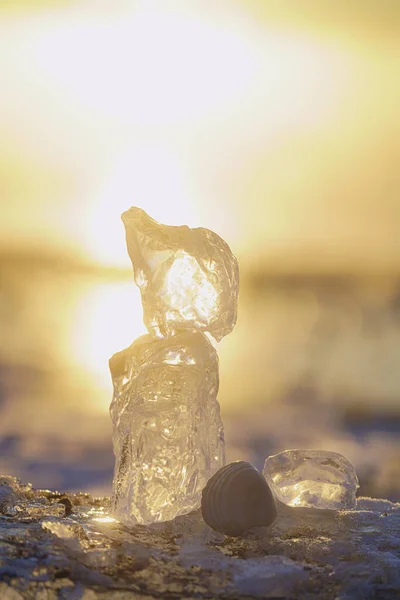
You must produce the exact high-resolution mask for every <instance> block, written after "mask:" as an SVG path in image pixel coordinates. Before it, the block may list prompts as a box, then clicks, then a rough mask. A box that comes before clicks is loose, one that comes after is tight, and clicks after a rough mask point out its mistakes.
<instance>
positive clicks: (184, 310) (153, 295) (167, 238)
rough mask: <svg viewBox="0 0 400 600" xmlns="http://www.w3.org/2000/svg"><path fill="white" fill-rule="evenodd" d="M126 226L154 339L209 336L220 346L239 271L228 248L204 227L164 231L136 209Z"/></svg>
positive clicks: (233, 311)
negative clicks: (187, 334)
mask: <svg viewBox="0 0 400 600" xmlns="http://www.w3.org/2000/svg"><path fill="white" fill-rule="evenodd" d="M122 220H123V222H124V225H125V229H126V240H127V246H128V252H129V256H130V258H131V260H132V264H133V269H134V273H135V281H136V284H137V285H138V286H139V288H140V291H141V295H142V303H143V314H144V323H145V325H146V327H147V329H148V331H149V333H151V334H152V335H155V336H157V337H165V336H169V335H174V334H176V333H177V332H180V331H182V330H197V331H209V332H210V333H211V335H212V336H213V337H214V338H215V339H216V340H217V341H220V340H221V339H222V338H223V337H224V336H225V335H227V334H228V333H230V332H231V331H232V329H233V327H234V325H235V323H236V316H237V300H238V289H239V269H238V263H237V260H236V258H235V257H234V256H233V254H232V252H231V250H230V248H229V246H228V244H227V243H226V242H225V241H224V240H223V239H222V238H220V237H219V236H218V235H217V234H216V233H214V232H213V231H210V230H209V229H205V228H203V227H197V228H195V229H190V228H189V227H188V226H187V225H182V226H169V225H161V224H160V223H157V221H155V220H154V219H152V218H151V217H149V216H148V215H147V214H146V213H145V212H144V210H142V209H140V208H136V207H132V208H130V209H129V210H128V211H126V212H124V213H123V215H122Z"/></svg>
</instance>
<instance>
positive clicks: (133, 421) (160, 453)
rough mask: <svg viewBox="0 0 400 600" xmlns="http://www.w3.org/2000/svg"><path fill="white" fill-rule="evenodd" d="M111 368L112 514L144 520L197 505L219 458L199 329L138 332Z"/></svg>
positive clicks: (210, 366)
mask: <svg viewBox="0 0 400 600" xmlns="http://www.w3.org/2000/svg"><path fill="white" fill-rule="evenodd" d="M110 370H111V374H112V378H113V384H114V397H113V401H112V403H111V407H110V413H111V418H112V421H113V425H114V433H113V443H114V453H115V472H114V481H113V495H112V509H113V512H114V515H115V516H116V517H117V518H118V519H120V520H121V521H123V522H127V523H140V524H149V523H153V522H157V521H166V520H169V519H173V518H174V517H176V516H178V515H182V514H185V513H188V512H190V511H191V510H193V509H196V508H199V506H200V502H201V491H202V489H203V487H204V486H205V484H206V483H207V481H208V479H209V478H210V477H211V476H212V475H213V473H215V471H217V470H218V469H219V468H220V467H222V465H223V464H224V437H223V427H222V422H221V417H220V410H219V404H218V401H217V392H218V383H219V379H218V356H217V353H216V351H215V350H214V348H213V346H212V344H211V343H210V341H209V340H208V339H207V337H206V336H205V335H204V334H203V333H200V332H199V333H192V332H188V331H187V332H183V333H180V334H177V335H175V336H173V337H170V338H164V339H157V338H156V339H154V338H153V337H152V336H150V335H144V336H142V337H140V338H138V339H137V340H136V341H135V342H134V343H133V344H132V345H131V346H130V347H129V348H127V349H126V350H123V351H122V352H118V353H117V354H115V355H114V356H113V357H112V358H111V359H110Z"/></svg>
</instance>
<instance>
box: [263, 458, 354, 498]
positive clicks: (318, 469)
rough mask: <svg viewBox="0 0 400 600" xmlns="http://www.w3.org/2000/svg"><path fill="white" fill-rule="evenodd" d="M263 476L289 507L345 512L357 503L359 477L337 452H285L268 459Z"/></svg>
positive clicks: (277, 495) (275, 493) (277, 496)
mask: <svg viewBox="0 0 400 600" xmlns="http://www.w3.org/2000/svg"><path fill="white" fill-rule="evenodd" d="M263 475H264V477H265V479H266V480H267V483H268V484H269V485H270V487H271V490H272V491H273V493H274V495H275V497H276V498H277V499H278V500H280V501H281V502H283V503H284V504H286V505H287V506H302V507H306V508H319V509H327V510H342V509H348V508H354V507H355V506H356V503H357V501H356V492H357V488H358V487H359V484H358V477H357V474H356V472H355V470H354V467H353V466H352V465H351V463H350V462H349V461H348V460H347V458H345V457H344V456H342V455H341V454H338V453H337V452H328V451H326V450H285V451H284V452H280V453H279V454H275V455H274V456H269V457H268V458H267V460H266V461H265V465H264V471H263Z"/></svg>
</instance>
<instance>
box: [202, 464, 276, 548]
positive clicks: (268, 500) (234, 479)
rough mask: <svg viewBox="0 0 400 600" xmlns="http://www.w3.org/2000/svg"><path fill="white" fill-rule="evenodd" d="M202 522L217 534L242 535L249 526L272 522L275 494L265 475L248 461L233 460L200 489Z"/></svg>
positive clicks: (274, 510)
mask: <svg viewBox="0 0 400 600" xmlns="http://www.w3.org/2000/svg"><path fill="white" fill-rule="evenodd" d="M201 512H202V515H203V519H204V521H205V522H206V523H207V525H209V526H210V527H212V529H215V531H219V532H220V533H225V534H226V535H230V536H239V535H242V534H243V533H244V532H245V531H247V530H248V529H250V528H251V527H259V526H261V525H265V526H266V525H271V523H273V522H274V521H275V518H276V508H275V502H274V497H273V495H272V492H271V490H270V489H269V486H268V484H267V482H266V481H265V479H264V477H263V476H262V475H261V473H259V471H257V469H256V468H255V467H253V465H251V464H250V463H248V462H244V461H238V462H233V463H231V464H229V465H226V466H225V467H222V468H221V469H219V471H217V472H216V473H215V474H214V475H213V476H212V477H211V479H209V481H208V482H207V485H206V487H205V488H204V489H203V493H202V499H201Z"/></svg>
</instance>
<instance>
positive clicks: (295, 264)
mask: <svg viewBox="0 0 400 600" xmlns="http://www.w3.org/2000/svg"><path fill="white" fill-rule="evenodd" d="M399 34H400V4H399V2H398V0H343V1H342V0H339V1H333V0H292V1H291V0H219V1H218V2H215V1H213V0H190V2H189V1H185V0H181V1H178V0H177V1H175V0H159V1H158V2H156V1H154V2H153V1H151V0H147V1H139V0H137V1H135V0H125V1H123V0H113V1H106V0H92V1H89V0H75V1H73V0H69V1H68V0H64V1H57V0H48V1H45V0H42V1H39V0H36V1H35V0H25V1H22V0H13V1H10V2H7V1H6V2H1V4H0V211H1V212H0V214H1V220H0V286H1V287H0V339H1V342H2V343H1V345H0V472H3V473H8V474H12V475H15V476H18V477H21V478H22V479H24V480H28V481H31V482H32V483H33V484H34V485H35V486H37V487H39V486H42V487H47V488H49V487H51V488H58V489H62V490H78V489H79V490H84V491H91V492H93V493H98V494H103V493H109V491H110V487H111V478H112V469H113V463H114V458H113V454H112V445H111V424H110V418H109V415H108V406H109V403H110V400H111V395H112V386H111V380H110V376H109V373H108V359H109V357H110V356H111V355H112V354H113V353H114V352H116V351H117V350H121V349H122V348H124V347H126V346H128V345H129V344H130V343H131V342H132V341H133V339H134V338H135V337H137V336H138V335H140V334H141V333H144V326H143V324H142V311H141V303H140V295H139V291H138V289H137V288H136V287H135V285H134V282H133V276H132V270H131V264H130V261H129V258H128V255H127V252H126V248H125V238H124V230H123V226H122V223H121V220H120V214H121V213H122V212H123V211H124V210H126V209H127V208H128V207H129V206H131V205H138V206H140V207H142V208H144V209H145V210H146V211H147V212H148V213H149V214H150V215H151V216H152V217H154V218H155V219H157V220H158V221H161V222H164V223H167V224H174V225H179V224H185V223H186V224H188V225H190V226H204V227H207V228H209V229H213V230H214V231H216V232H217V233H218V234H219V235H221V236H222V237H223V238H224V239H225V240H226V241H227V242H228V243H229V244H230V246H231V248H232V250H233V252H234V253H235V254H236V255H237V257H238V259H239V264H240V268H241V288H240V305H239V319H238V323H237V326H236V328H235V329H234V331H233V332H232V333H231V334H230V335H229V336H227V337H226V338H224V340H223V341H222V342H221V343H220V344H219V347H218V351H219V355H220V375H221V387H220V394H219V400H220V404H221V410H222V416H223V419H224V423H225V430H226V441H227V451H228V459H230V460H236V459H247V460H250V461H253V462H254V463H255V464H256V465H257V466H259V467H261V466H262V464H263V461H264V459H265V457H266V456H267V455H268V454H271V453H275V452H279V451H281V450H284V449H285V448H317V449H318V448H319V449H325V450H334V451H338V452H340V453H342V454H344V455H345V456H346V457H347V458H348V459H349V460H351V461H352V462H353V463H354V464H355V466H356V468H357V471H358V473H359V476H360V481H361V490H360V492H361V493H362V494H368V495H376V496H380V497H387V498H390V499H393V500H400V435H399V434H400V199H399V191H400V174H399V172H400V168H399V167H400V152H399V151H400V146H399V140H400V131H399V123H400V118H399V117H400V114H399V108H398V107H399V106H400V94H399V76H398V75H399V72H400V64H399V63H400V60H399V57H400V52H399V51H400V47H399V39H400V35H399Z"/></svg>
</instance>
